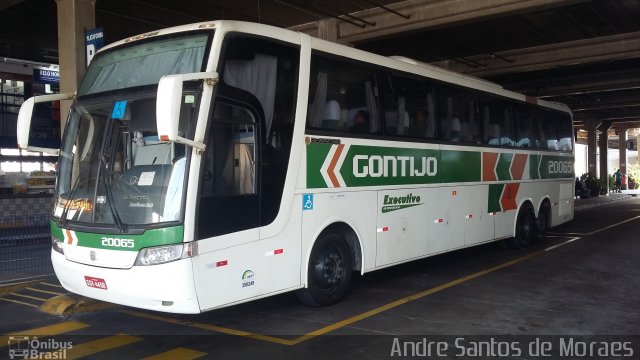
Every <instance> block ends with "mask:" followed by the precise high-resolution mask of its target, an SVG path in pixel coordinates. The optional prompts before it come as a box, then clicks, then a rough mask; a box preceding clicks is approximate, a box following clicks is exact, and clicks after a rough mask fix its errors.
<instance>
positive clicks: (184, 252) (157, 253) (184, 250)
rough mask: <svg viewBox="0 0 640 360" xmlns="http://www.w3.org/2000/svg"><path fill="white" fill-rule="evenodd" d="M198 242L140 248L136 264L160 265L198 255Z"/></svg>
mask: <svg viewBox="0 0 640 360" xmlns="http://www.w3.org/2000/svg"><path fill="white" fill-rule="evenodd" d="M197 252H198V244H197V243H196V242H190V243H186V244H176V245H165V246H156V247H150V248H145V249H142V250H140V252H139V253H138V258H137V259H136V262H135V264H134V265H141V266H146V265H158V264H164V263H168V262H171V261H176V260H179V259H186V258H190V257H192V256H194V255H196V254H197Z"/></svg>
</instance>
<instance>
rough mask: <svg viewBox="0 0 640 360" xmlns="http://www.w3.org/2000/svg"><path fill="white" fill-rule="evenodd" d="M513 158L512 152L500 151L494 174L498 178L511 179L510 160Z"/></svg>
mask: <svg viewBox="0 0 640 360" xmlns="http://www.w3.org/2000/svg"><path fill="white" fill-rule="evenodd" d="M512 160H513V154H509V153H501V154H500V155H499V157H498V164H497V165H496V175H497V176H498V180H511V172H510V171H509V169H510V168H511V161H512Z"/></svg>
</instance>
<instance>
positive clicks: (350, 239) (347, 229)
mask: <svg viewBox="0 0 640 360" xmlns="http://www.w3.org/2000/svg"><path fill="white" fill-rule="evenodd" d="M331 232H335V233H338V234H341V235H342V237H343V238H344V240H345V242H346V243H347V245H348V246H349V251H351V256H352V260H353V270H354V271H359V272H360V273H361V274H362V273H363V272H364V249H363V248H362V242H361V241H360V237H359V236H358V233H357V232H356V231H355V228H354V226H352V225H351V224H349V223H347V222H344V221H337V220H336V221H333V222H328V223H327V224H326V225H325V226H324V227H322V230H319V231H318V232H316V234H315V236H314V238H313V241H312V242H310V243H309V247H308V248H307V250H306V254H305V257H304V259H303V261H302V264H301V265H302V274H303V275H304V277H303V278H302V279H303V285H304V286H305V287H306V286H307V285H308V284H307V282H308V279H307V276H308V275H309V274H308V273H307V269H308V267H309V258H310V257H311V251H312V250H313V247H314V246H315V245H316V242H317V241H318V239H319V238H320V237H322V236H323V235H325V234H328V233H331Z"/></svg>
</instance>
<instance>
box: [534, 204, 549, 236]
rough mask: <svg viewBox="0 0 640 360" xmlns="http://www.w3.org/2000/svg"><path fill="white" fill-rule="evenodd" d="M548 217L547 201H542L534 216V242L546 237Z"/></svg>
mask: <svg viewBox="0 0 640 360" xmlns="http://www.w3.org/2000/svg"><path fill="white" fill-rule="evenodd" d="M550 217H551V209H550V208H549V203H547V202H544V203H542V206H540V211H539V212H538V217H537V218H536V236H534V237H533V239H534V241H535V242H541V241H544V240H545V239H546V237H547V230H548V229H549V219H550Z"/></svg>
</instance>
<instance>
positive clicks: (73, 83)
mask: <svg viewBox="0 0 640 360" xmlns="http://www.w3.org/2000/svg"><path fill="white" fill-rule="evenodd" d="M56 4H57V9H58V54H59V62H60V64H59V65H60V92H62V93H72V92H75V91H76V90H78V85H79V84H80V80H82V77H83V76H84V73H85V71H86V68H87V63H86V60H85V59H86V50H85V38H84V33H85V31H86V30H91V29H93V28H95V27H96V20H95V19H96V0H56ZM69 107H71V101H70V100H65V101H61V102H60V120H61V121H60V127H61V129H60V130H61V131H60V133H62V132H63V131H64V125H65V124H66V122H67V115H68V114H69Z"/></svg>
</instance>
